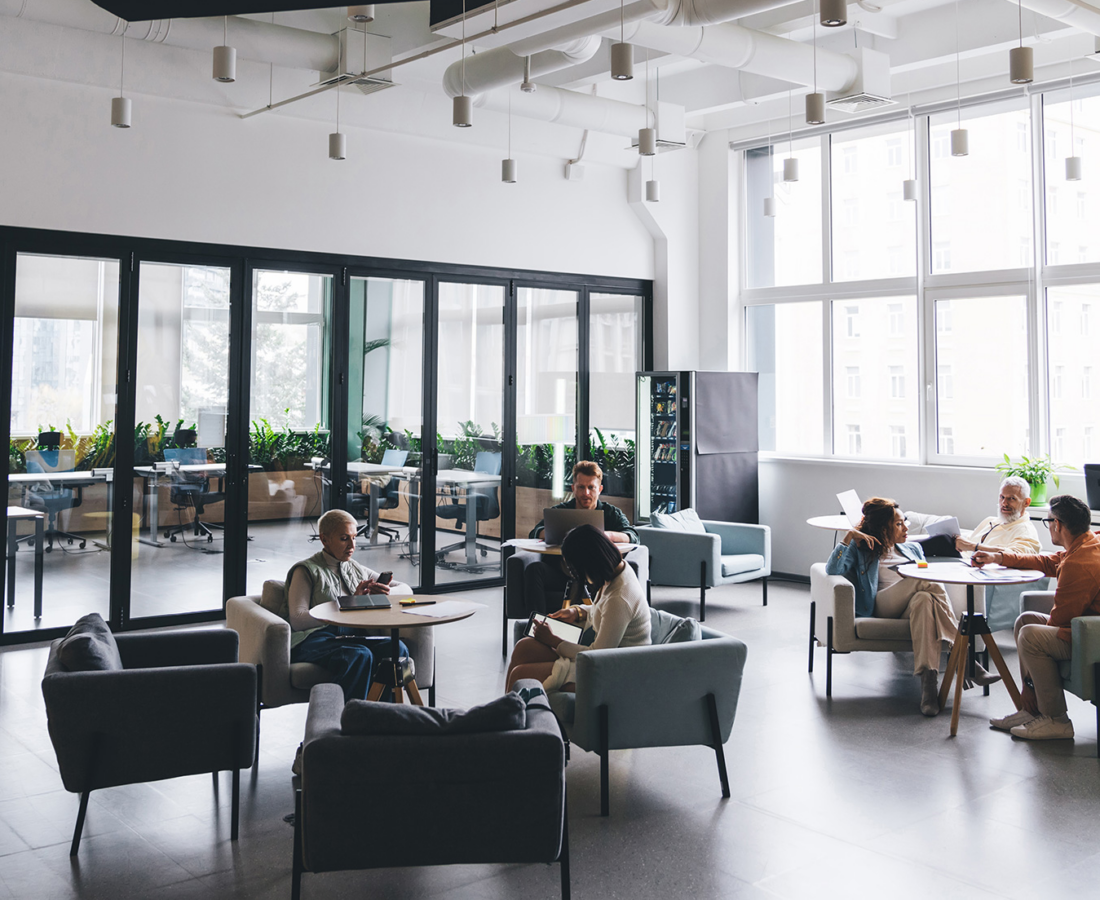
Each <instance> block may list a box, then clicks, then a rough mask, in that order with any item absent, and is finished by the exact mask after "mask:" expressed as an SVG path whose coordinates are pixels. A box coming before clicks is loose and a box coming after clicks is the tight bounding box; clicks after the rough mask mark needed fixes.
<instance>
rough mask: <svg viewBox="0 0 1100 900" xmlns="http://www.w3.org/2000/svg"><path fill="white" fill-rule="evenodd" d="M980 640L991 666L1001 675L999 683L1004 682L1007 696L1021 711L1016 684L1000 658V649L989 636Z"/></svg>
mask: <svg viewBox="0 0 1100 900" xmlns="http://www.w3.org/2000/svg"><path fill="white" fill-rule="evenodd" d="M982 640H983V641H985V647H986V649H987V650H988V651H989V658H990V659H992V660H993V664H994V665H995V666H996V667H997V671H998V672H1000V673H1001V681H1003V682H1004V685H1005V687H1006V688H1007V689H1008V696H1009V697H1011V698H1012V702H1013V703H1014V704H1015V705H1016V709H1022V706H1021V703H1022V701H1021V700H1020V691H1019V690H1018V689H1017V687H1016V682H1015V680H1013V678H1012V672H1011V671H1009V668H1008V666H1007V665H1006V664H1005V658H1004V657H1003V656H1001V648H1000V647H998V646H997V642H996V641H994V640H993V636H992V635H990V634H983V635H982Z"/></svg>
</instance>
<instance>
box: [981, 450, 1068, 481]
mask: <svg viewBox="0 0 1100 900" xmlns="http://www.w3.org/2000/svg"><path fill="white" fill-rule="evenodd" d="M995 468H996V469H997V471H998V472H1000V473H1001V474H1002V475H1004V476H1005V477H1006V478H1008V477H1009V476H1011V475H1016V476H1018V477H1020V478H1022V479H1023V480H1024V481H1026V482H1027V483H1028V484H1030V485H1031V486H1032V488H1037V487H1039V486H1040V485H1045V484H1046V483H1047V482H1048V481H1053V482H1054V486H1055V487H1060V486H1061V485H1060V482H1059V481H1058V475H1057V474H1056V470H1057V469H1069V468H1071V467H1070V466H1056V465H1054V463H1053V462H1051V459H1050V456H1049V455H1047V456H1037V457H1035V458H1034V459H1032V458H1031V457H1029V456H1021V457H1020V461H1019V462H1015V463H1014V462H1013V461H1012V460H1011V458H1010V457H1009V455H1008V454H1007V453H1006V454H1005V458H1004V462H999V463H997V465H996V466H995Z"/></svg>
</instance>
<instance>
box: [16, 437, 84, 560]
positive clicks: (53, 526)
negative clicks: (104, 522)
mask: <svg viewBox="0 0 1100 900" xmlns="http://www.w3.org/2000/svg"><path fill="white" fill-rule="evenodd" d="M26 457H27V471H28V472H31V473H35V474H43V475H45V474H49V473H50V472H72V471H73V470H74V469H75V468H76V451H75V450H62V449H61V432H60V431H43V432H42V433H41V434H40V435H38V449H37V450H28V451H27V454H26ZM23 502H24V503H25V504H26V505H27V507H28V508H29V509H37V510H39V511H40V512H44V513H45V514H46V530H45V532H44V533H43V538H44V540H45V541H46V548H45V549H46V552H47V553H49V552H50V551H51V550H53V542H54V540H55V539H56V540H57V541H58V543H60V541H61V539H62V538H64V539H65V540H67V541H68V542H69V543H70V544H71V543H72V542H73V541H80V549H81V550H83V549H84V548H85V547H86V546H87V543H88V542H87V541H86V540H85V539H84V538H83V537H81V536H80V535H79V534H70V533H69V532H68V531H61V530H60V529H59V528H58V527H57V516H58V513H61V512H64V511H65V510H67V509H76V508H77V507H78V506H80V504H81V503H83V502H84V489H83V488H81V487H76V488H70V487H65V486H63V485H61V486H57V485H52V484H50V483H49V482H39V483H37V484H32V485H31V486H30V487H29V488H27V492H26V494H25V495H24V501H23ZM19 540H20V542H22V541H26V542H27V543H28V544H30V545H33V544H34V535H33V534H30V535H27V536H26V537H22V538H20V539H19Z"/></svg>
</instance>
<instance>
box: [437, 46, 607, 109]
mask: <svg viewBox="0 0 1100 900" xmlns="http://www.w3.org/2000/svg"><path fill="white" fill-rule="evenodd" d="M600 44H601V41H600V39H599V38H598V37H596V36H595V35H592V36H589V37H582V38H579V39H577V40H575V41H571V42H570V43H568V44H564V45H563V46H561V47H558V48H556V49H553V50H542V51H541V52H538V53H533V54H531V72H530V74H531V77H532V78H537V77H539V76H542V75H549V74H550V73H551V72H558V71H561V70H562V69H568V68H569V67H570V66H575V65H579V64H580V63H583V62H588V60H590V59H591V58H592V57H593V56H595V55H596V52H597V51H598V50H599V49H600ZM523 60H524V57H521V56H516V54H515V53H514V52H513V51H512V50H511V49H509V48H508V47H497V48H496V49H495V50H484V51H482V52H481V53H478V54H477V55H476V56H471V57H468V58H467V59H466V60H465V62H456V63H452V64H451V65H450V66H448V67H447V71H446V72H444V73H443V90H445V91H446V92H447V96H448V97H457V96H458V95H459V94H466V95H467V96H471V97H476V96H477V95H479V94H482V93H485V92H486V91H492V90H496V89H497V88H502V87H507V86H508V85H511V84H520V83H521V82H522V81H523V79H524V64H523ZM463 72H465V78H466V85H465V90H463V84H462V79H463Z"/></svg>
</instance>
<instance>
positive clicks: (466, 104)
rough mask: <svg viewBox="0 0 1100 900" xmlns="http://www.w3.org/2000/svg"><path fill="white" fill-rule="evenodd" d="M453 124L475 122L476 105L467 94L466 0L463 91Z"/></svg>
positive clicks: (463, 22)
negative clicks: (474, 110) (474, 111)
mask: <svg viewBox="0 0 1100 900" xmlns="http://www.w3.org/2000/svg"><path fill="white" fill-rule="evenodd" d="M453 106H454V108H453V111H452V114H451V124H452V125H454V126H455V128H469V127H470V126H471V125H473V124H474V120H473V109H474V105H473V103H472V102H471V100H470V98H469V97H467V96H466V0H462V93H461V94H459V95H458V96H457V97H455V98H454V104H453Z"/></svg>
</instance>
